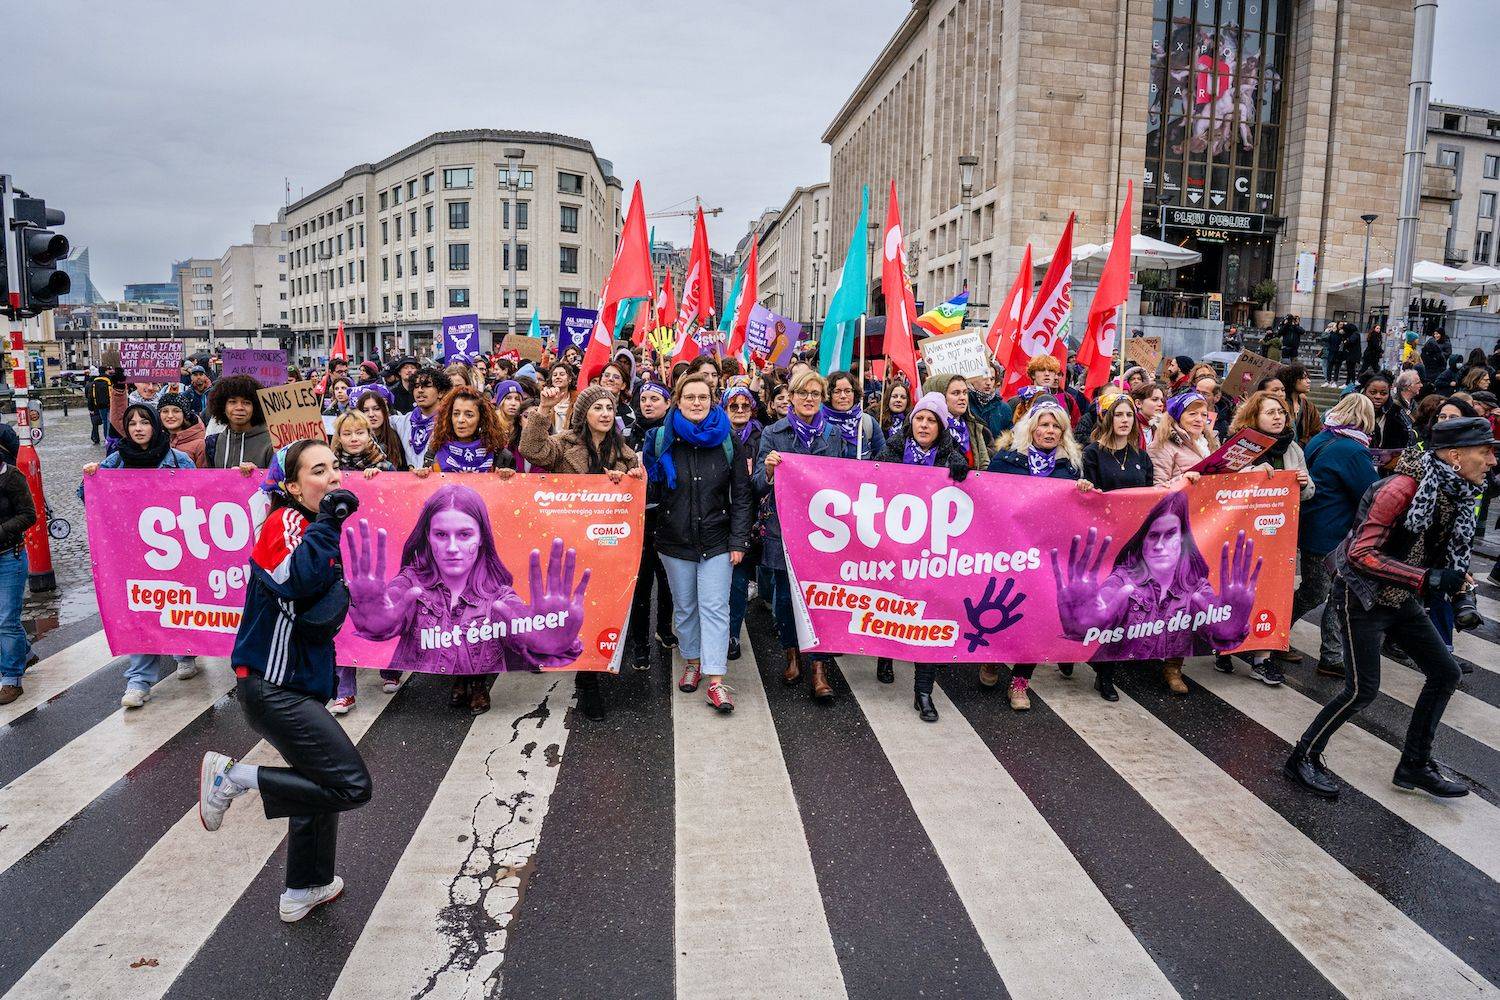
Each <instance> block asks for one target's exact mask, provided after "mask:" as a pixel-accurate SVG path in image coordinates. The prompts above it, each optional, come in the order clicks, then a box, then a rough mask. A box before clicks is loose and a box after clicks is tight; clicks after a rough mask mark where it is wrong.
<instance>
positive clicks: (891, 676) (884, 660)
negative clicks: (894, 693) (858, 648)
mask: <svg viewBox="0 0 1500 1000" xmlns="http://www.w3.org/2000/svg"><path fill="white" fill-rule="evenodd" d="M875 679H876V680H877V681H879V682H880V683H882V684H894V683H896V668H895V664H893V663H892V662H891V661H890V659H889V658H888V657H885V656H882V657H881V658H880V659H878V660H876V661H875Z"/></svg>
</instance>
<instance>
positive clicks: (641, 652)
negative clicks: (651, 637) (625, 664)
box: [630, 642, 651, 670]
mask: <svg viewBox="0 0 1500 1000" xmlns="http://www.w3.org/2000/svg"><path fill="white" fill-rule="evenodd" d="M630 665H631V666H632V667H634V668H635V669H637V670H650V669H651V644H650V643H649V642H637V643H635V644H634V648H633V649H632V650H631V653H630Z"/></svg>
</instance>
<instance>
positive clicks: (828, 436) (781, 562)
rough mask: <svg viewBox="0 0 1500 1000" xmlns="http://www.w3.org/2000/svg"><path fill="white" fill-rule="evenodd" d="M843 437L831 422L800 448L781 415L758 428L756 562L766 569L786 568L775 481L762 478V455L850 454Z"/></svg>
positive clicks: (787, 423)
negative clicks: (759, 537)
mask: <svg viewBox="0 0 1500 1000" xmlns="http://www.w3.org/2000/svg"><path fill="white" fill-rule="evenodd" d="M847 447H848V446H847V445H846V444H845V443H844V437H843V435H841V434H840V433H839V431H838V428H837V427H834V426H833V425H832V424H825V425H824V427H823V433H822V434H821V435H819V436H818V437H816V438H814V439H813V442H812V446H811V447H810V448H803V447H801V446H800V445H798V443H797V432H796V431H794V430H792V425H791V423H790V422H789V421H788V420H787V419H786V418H785V417H783V418H782V419H780V420H778V421H776V422H775V423H774V424H772V425H771V426H770V427H767V428H766V429H765V430H763V431H761V434H760V451H759V452H757V453H756V456H755V475H754V481H755V495H756V496H758V497H760V498H761V500H762V510H763V511H764V513H765V523H764V525H763V527H764V533H763V541H764V543H765V547H764V548H763V549H762V550H761V557H760V562H761V565H762V566H765V567H766V568H768V569H786V553H785V551H784V550H783V549H782V545H781V516H780V514H778V513H777V510H776V492H775V490H774V489H773V488H772V487H773V485H774V482H775V477H774V474H773V476H772V478H771V479H769V480H768V479H767V478H766V456H767V455H769V454H771V452H773V451H777V452H780V453H781V454H782V455H783V456H785V455H818V456H821V457H824V458H852V457H853V456H852V455H851V454H849V452H847V451H846V450H845V449H846V448H847Z"/></svg>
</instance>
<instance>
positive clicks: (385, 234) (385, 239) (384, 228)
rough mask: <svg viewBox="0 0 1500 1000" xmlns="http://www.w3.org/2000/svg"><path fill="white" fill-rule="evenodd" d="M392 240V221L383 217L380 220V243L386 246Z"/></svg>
mask: <svg viewBox="0 0 1500 1000" xmlns="http://www.w3.org/2000/svg"><path fill="white" fill-rule="evenodd" d="M390 241H391V228H390V222H389V221H387V220H385V219H381V220H380V245H381V246H385V245H386V244H387V243H389V242H390Z"/></svg>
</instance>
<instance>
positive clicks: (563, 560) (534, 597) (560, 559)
mask: <svg viewBox="0 0 1500 1000" xmlns="http://www.w3.org/2000/svg"><path fill="white" fill-rule="evenodd" d="M577 563H578V552H577V550H575V549H568V551H567V553H566V554H564V553H563V540H562V539H561V538H554V539H552V554H551V556H550V558H549V559H548V560H547V580H546V585H545V586H543V583H542V553H541V552H540V551H539V550H538V549H532V550H531V591H530V593H531V603H530V604H529V605H528V604H518V603H517V602H516V601H515V600H511V601H509V602H505V601H496V602H495V604H494V607H493V608H491V610H490V617H492V618H496V619H499V620H501V621H510V620H512V619H515V618H518V617H527V616H530V615H548V614H552V613H554V612H566V613H567V617H566V618H564V619H563V621H562V624H561V625H560V626H558V627H557V628H551V629H540V630H538V631H535V632H527V633H524V634H523V635H519V636H516V639H517V641H518V642H524V643H525V644H526V648H527V649H529V650H531V652H532V653H533V654H535V655H537V656H561V655H564V654H567V653H570V652H573V647H574V646H576V645H577V644H578V631H579V629H581V628H582V627H583V596H584V594H585V593H586V592H587V591H588V588H589V576H590V575H591V574H592V570H584V571H583V576H582V577H580V578H579V580H578V589H577V590H574V589H573V571H574V570H575V569H576V568H577Z"/></svg>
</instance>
